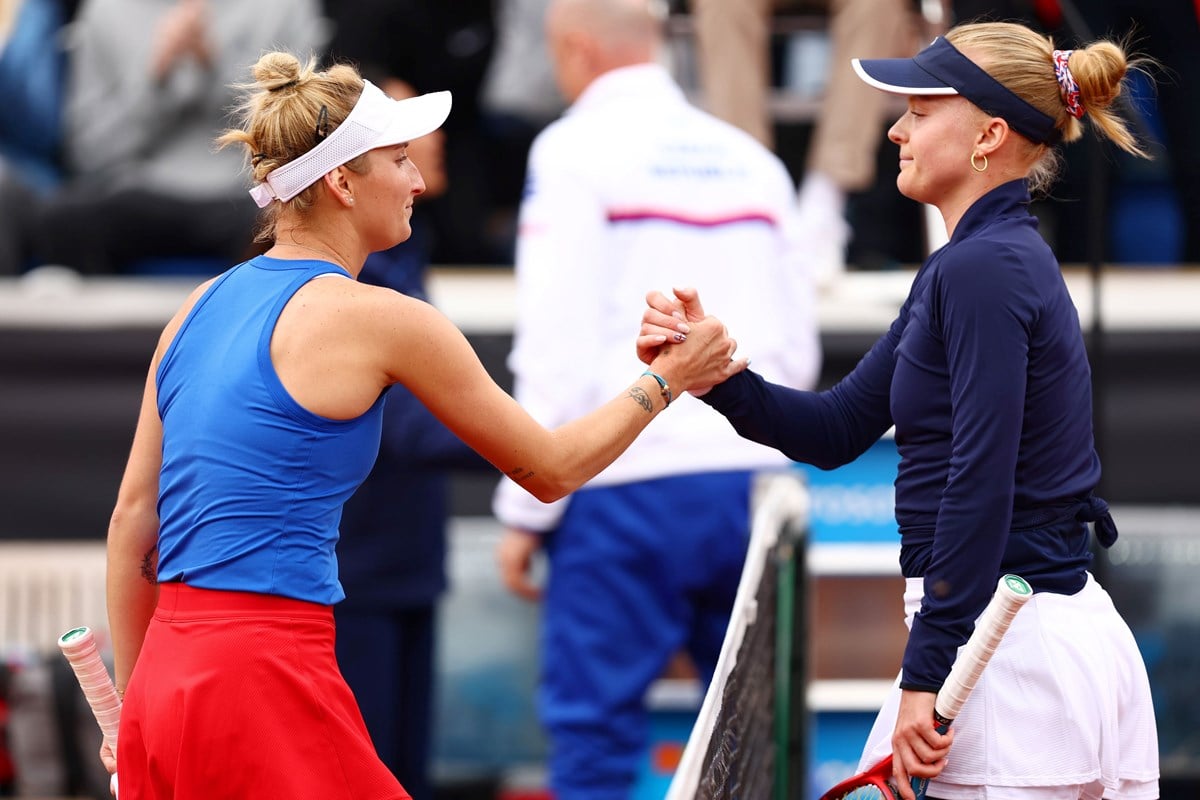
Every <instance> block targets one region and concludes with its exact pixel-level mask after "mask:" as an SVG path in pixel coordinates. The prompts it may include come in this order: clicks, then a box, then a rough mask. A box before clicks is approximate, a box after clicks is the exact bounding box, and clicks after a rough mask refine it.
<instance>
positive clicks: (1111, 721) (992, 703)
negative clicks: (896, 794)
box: [860, 575, 1158, 800]
mask: <svg viewBox="0 0 1200 800" xmlns="http://www.w3.org/2000/svg"><path fill="white" fill-rule="evenodd" d="M922 594H923V586H922V580H921V579H920V578H909V579H908V580H907V582H906V586H905V591H904V609H905V624H907V625H908V626H909V628H910V629H911V627H912V619H913V615H914V614H915V613H916V612H917V610H918V609H920V607H921V597H922ZM899 702H900V688H899V678H897V681H896V686H895V687H893V689H892V692H891V693H890V694H889V695H888V698H887V700H886V701H885V702H884V705H883V708H882V709H881V710H880V712H879V716H878V717H877V718H876V720H875V725H874V727H873V728H872V729H871V734H870V736H869V737H868V739H867V745H866V748H865V749H864V751H863V759H862V763H861V765H860V769H866V768H868V767H869V766H871V765H873V764H875V763H876V762H877V761H879V759H881V758H883V757H884V756H886V755H887V754H889V753H890V752H891V751H892V745H891V737H892V731H893V729H894V728H895V724H896V711H897V707H898V705H899ZM929 795H930V796H931V797H936V798H944V800H1075V799H1076V798H1084V799H1085V800H1092V799H1093V798H1094V799H1095V800H1100V798H1101V797H1103V798H1105V799H1106V800H1155V798H1157V797H1158V733H1157V730H1156V728H1155V724H1154V708H1153V705H1152V702H1151V698H1150V681H1149V680H1148V679H1147V677H1146V666H1145V664H1144V663H1143V661H1142V657H1141V654H1140V653H1139V652H1138V649H1137V644H1136V643H1135V642H1134V639H1133V634H1132V633H1131V632H1130V631H1129V626H1128V625H1126V624H1125V621H1124V620H1123V619H1122V618H1121V616H1120V614H1118V613H1117V610H1116V609H1115V608H1114V607H1113V604H1112V600H1111V599H1110V598H1109V596H1108V592H1106V591H1104V589H1103V588H1102V587H1101V586H1100V584H1099V583H1097V582H1096V580H1095V579H1094V578H1093V577H1092V576H1091V575H1089V576H1088V580H1087V583H1086V585H1085V586H1084V587H1083V589H1081V590H1080V591H1079V592H1077V593H1076V594H1073V595H1062V594H1050V593H1040V594H1035V595H1034V596H1033V597H1032V598H1031V599H1030V600H1029V602H1027V603H1026V604H1025V606H1024V607H1023V608H1022V609H1021V611H1020V612H1019V613H1018V614H1017V616H1016V618H1015V619H1014V620H1013V623H1012V627H1010V628H1009V630H1008V633H1007V634H1006V635H1005V637H1004V639H1003V640H1002V641H1001V642H1000V646H999V647H998V648H997V649H996V654H995V655H994V656H993V657H992V660H991V661H990V662H989V663H988V667H987V669H986V670H984V672H983V675H982V677H981V678H980V679H979V683H978V684H977V685H976V687H975V691H974V692H973V693H972V694H971V696H970V697H969V698H968V699H967V702H966V705H965V706H964V707H963V710H962V713H961V714H959V716H958V718H957V719H956V720H955V721H954V744H953V745H952V746H951V748H950V755H949V757H948V758H947V763H946V769H945V770H944V771H943V772H942V774H941V776H940V777H939V778H938V779H936V780H934V781H932V782H931V783H930V786H929Z"/></svg>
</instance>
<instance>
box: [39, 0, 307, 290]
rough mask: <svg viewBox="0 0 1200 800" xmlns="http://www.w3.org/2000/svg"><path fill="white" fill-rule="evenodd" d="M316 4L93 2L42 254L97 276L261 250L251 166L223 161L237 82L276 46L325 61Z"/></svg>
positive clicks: (42, 218) (44, 215) (290, 0)
mask: <svg viewBox="0 0 1200 800" xmlns="http://www.w3.org/2000/svg"><path fill="white" fill-rule="evenodd" d="M321 45H322V28H321V25H320V16H319V9H318V7H317V5H316V0H257V1H256V2H254V3H241V2H233V1H232V0H153V1H152V2H147V0H84V2H83V3H82V5H81V6H80V9H79V13H78V16H77V18H76V20H75V23H74V24H73V25H72V41H71V45H70V52H69V55H68V61H69V73H68V80H67V87H66V105H65V109H64V113H65V134H64V152H65V165H66V170H67V176H66V182H65V183H64V185H63V186H62V188H61V189H60V190H59V191H58V192H57V193H56V194H55V195H54V196H53V197H52V198H51V199H50V200H49V201H48V202H47V204H46V205H45V207H44V208H43V209H42V211H41V213H39V215H38V219H37V220H36V222H35V230H34V235H35V247H36V255H37V256H38V258H39V259H40V260H41V261H42V262H45V263H57V264H64V265H67V266H70V267H74V268H75V269H77V270H79V271H81V272H85V273H114V272H120V271H123V270H126V269H129V268H130V267H131V266H132V265H133V264H134V263H135V262H138V261H139V260H142V259H162V258H176V257H191V258H196V257H199V258H211V259H220V260H221V263H222V265H227V264H228V262H229V261H231V260H236V259H239V258H242V257H245V256H246V255H248V254H249V252H250V250H251V242H252V238H253V237H252V231H253V226H254V221H255V217H256V211H257V209H256V207H255V205H254V202H253V200H251V198H250V196H249V195H248V194H247V193H246V185H245V179H244V177H243V175H242V174H241V156H240V155H239V154H238V153H236V152H234V151H232V150H226V151H222V152H214V148H213V140H214V139H215V137H216V136H217V135H218V134H219V133H220V132H221V130H222V129H223V128H225V127H226V125H227V124H228V123H227V119H226V115H227V114H228V112H229V110H230V108H231V106H232V105H233V104H234V103H235V101H236V96H235V94H234V89H233V88H231V84H235V83H239V82H244V81H246V80H247V79H248V77H249V75H248V67H249V66H250V65H251V64H253V63H254V61H255V60H256V59H257V58H258V56H259V55H260V54H261V52H262V51H263V50H266V49H270V48H271V47H274V46H281V47H287V48H289V49H291V50H294V51H298V52H301V53H303V52H305V51H316V50H317V49H318V48H319V47H320V46H321Z"/></svg>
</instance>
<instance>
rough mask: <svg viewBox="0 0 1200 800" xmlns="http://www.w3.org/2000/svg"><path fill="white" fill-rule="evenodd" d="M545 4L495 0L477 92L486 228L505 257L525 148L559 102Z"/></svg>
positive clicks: (513, 242)
mask: <svg viewBox="0 0 1200 800" xmlns="http://www.w3.org/2000/svg"><path fill="white" fill-rule="evenodd" d="M549 5H550V2H549V0H498V4H497V14H496V47H495V49H494V51H493V52H492V61H491V63H490V64H489V65H488V70H487V74H486V75H485V76H484V81H483V88H482V94H481V96H480V105H481V107H482V111H483V125H484V133H485V136H486V139H487V142H488V145H489V158H488V162H489V164H490V169H489V170H488V171H487V181H488V199H489V203H488V205H489V207H490V214H489V219H488V230H489V234H490V236H492V237H493V238H494V240H495V241H496V244H497V247H498V248H499V249H500V250H501V251H502V252H504V253H505V254H506V255H507V258H508V260H509V261H510V262H511V260H512V258H513V248H514V247H515V245H516V215H517V206H518V204H519V202H520V200H521V191H522V188H523V187H524V185H525V161H526V158H527V157H528V156H529V148H530V146H531V145H532V144H533V139H534V137H535V136H537V135H538V133H540V132H541V130H542V128H544V127H546V126H547V125H549V124H550V123H551V122H552V121H554V119H555V118H556V117H557V116H558V115H559V114H561V113H562V111H563V107H564V106H563V100H562V96H561V95H560V94H559V92H558V88H557V87H556V86H555V85H554V68H553V66H552V65H551V63H550V54H549V52H547V50H546V30H545V28H546V8H547V6H549Z"/></svg>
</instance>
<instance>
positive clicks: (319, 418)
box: [101, 53, 744, 800]
mask: <svg viewBox="0 0 1200 800" xmlns="http://www.w3.org/2000/svg"><path fill="white" fill-rule="evenodd" d="M254 79H255V83H254V84H252V85H250V86H248V87H247V89H248V92H247V100H246V104H245V107H244V108H243V125H242V127H240V128H236V129H233V130H231V131H228V132H227V133H226V134H224V135H223V136H222V137H221V138H220V139H219V140H218V141H219V142H221V143H222V144H232V145H238V146H244V147H245V148H246V149H247V152H248V154H249V155H250V164H251V167H252V170H253V177H254V180H255V182H256V185H255V187H254V188H253V189H252V190H251V194H252V195H253V196H254V198H255V199H256V201H257V202H258V204H259V206H260V207H263V208H265V209H266V217H265V223H266V225H265V229H264V236H265V238H266V240H268V241H270V242H271V243H272V244H271V247H270V249H269V250H267V252H266V253H265V254H264V255H262V256H259V257H257V258H254V259H252V260H250V261H247V262H245V263H243V264H240V265H237V266H234V267H232V268H231V269H230V270H228V271H227V272H225V273H223V274H222V275H219V276H217V277H216V278H214V279H212V280H211V281H208V282H206V283H204V284H202V285H201V286H200V287H198V288H197V289H196V290H195V291H194V292H193V293H192V294H191V296H190V297H189V298H188V299H187V300H186V302H185V303H184V304H183V306H182V307H181V308H180V309H179V311H178V312H177V313H176V315H175V316H174V318H173V319H171V321H170V322H169V323H168V324H167V326H166V328H165V330H164V331H163V334H162V336H161V338H160V340H159V344H158V347H157V349H156V351H155V353H154V357H153V359H152V362H151V367H150V372H149V375H148V377H147V381H146V388H145V393H144V396H143V401H142V409H141V412H140V416H139V418H138V424H137V430H136V433H135V435H134V441H133V446H132V451H131V454H130V458H129V462H128V466H127V468H126V471H125V475H124V478H123V480H122V482H121V487H120V490H119V492H118V497H117V502H116V507H115V509H114V511H113V515H112V521H111V523H110V527H109V536H108V614H109V624H110V629H111V634H112V639H113V649H114V657H115V672H116V684H117V688H118V691H119V692H123V693H124V704H123V707H122V713H121V727H120V734H119V745H118V747H117V748H116V751H117V752H116V754H115V758H114V754H113V753H112V752H111V751H108V750H107V749H104V750H102V751H101V758H102V759H103V760H104V761H105V764H106V766H107V767H108V768H109V770H110V771H111V770H113V769H114V768H118V767H119V773H120V790H121V798H122V800H142V798H173V800H200V798H205V799H206V800H207V799H209V798H275V797H279V798H283V797H286V798H289V799H290V800H298V799H299V800H382V799H383V798H399V799H401V800H402V799H403V798H407V797H409V795H408V793H407V792H406V791H405V790H404V789H403V788H402V787H401V785H400V784H399V782H398V781H397V780H396V778H395V777H393V776H392V775H391V774H390V773H389V772H388V770H387V769H386V767H384V765H383V764H382V762H381V761H380V760H379V758H378V756H376V754H375V750H374V748H373V747H372V745H371V741H370V738H369V736H368V734H367V731H366V728H365V726H364V724H363V719H362V715H361V714H360V713H359V710H358V706H357V704H356V702H355V698H354V697H353V695H352V694H351V693H350V691H349V689H348V688H347V686H346V683H345V681H344V680H343V678H342V676H341V674H340V673H339V671H338V668H337V663H336V660H335V657H334V628H333V614H332V610H331V607H332V604H334V603H337V602H338V601H340V600H341V599H342V597H343V591H342V587H341V584H340V583H339V581H338V569H337V560H336V557H335V553H334V546H335V543H336V541H337V539H338V523H339V520H340V517H341V511H342V504H343V503H344V502H345V501H346V499H347V498H348V497H349V496H350V494H351V493H352V492H353V491H354V490H355V488H356V487H357V486H358V485H359V483H361V482H362V480H363V478H364V477H365V476H366V474H367V472H368V471H369V470H370V469H371V465H372V462H374V460H375V457H376V454H377V452H378V449H379V442H380V426H381V412H382V410H383V406H384V401H385V395H386V393H387V390H388V389H389V387H391V386H392V385H394V384H403V385H404V386H405V387H406V388H407V389H408V390H409V391H411V392H412V394H414V395H415V396H416V397H417V398H418V399H419V400H420V401H421V402H423V403H424V404H425V405H426V406H427V407H428V408H429V409H430V411H431V412H432V413H433V414H434V416H436V417H437V418H438V419H439V420H440V421H441V422H442V423H444V424H445V425H446V426H447V427H448V428H449V429H450V430H451V431H453V432H454V433H455V434H457V435H458V436H459V438H461V439H462V440H463V441H465V442H466V443H468V444H469V445H471V446H472V447H473V448H474V449H476V450H477V451H478V452H479V453H480V454H481V455H482V456H484V457H485V458H486V459H488V460H489V461H490V462H491V463H492V464H494V465H495V466H496V468H497V469H499V470H500V471H502V472H503V473H504V474H506V475H507V476H509V478H511V479H512V480H514V481H516V482H517V483H519V484H521V485H522V486H523V487H525V488H526V489H527V490H528V491H530V492H531V493H533V494H534V495H536V496H537V497H538V498H539V499H542V500H544V501H547V502H548V501H551V500H554V499H557V498H560V497H562V496H564V495H566V494H568V493H570V492H572V491H574V490H575V489H577V488H578V487H579V486H580V485H581V484H583V483H584V482H585V481H587V480H588V479H589V478H591V477H592V476H594V475H595V474H596V473H598V472H600V471H601V470H602V469H603V468H604V467H606V466H607V465H608V464H609V463H611V462H612V460H613V459H615V458H616V457H617V456H618V455H619V454H620V453H621V452H622V451H623V450H624V449H625V448H626V447H628V445H629V444H630V443H631V442H632V441H633V440H634V438H635V437H636V436H637V434H638V433H639V432H640V431H641V430H643V429H644V428H645V426H646V425H647V424H648V423H649V422H650V420H651V419H653V418H654V417H655V416H656V415H657V414H658V413H660V412H661V411H662V410H663V409H664V408H666V406H667V405H668V404H669V403H670V401H671V399H672V397H673V394H674V392H676V391H680V392H681V391H683V390H685V389H688V388H694V387H696V386H699V385H704V384H711V383H713V382H715V381H719V380H723V379H724V378H726V377H728V376H729V375H731V374H733V373H735V372H737V371H739V370H740V369H742V368H743V366H744V364H743V363H742V362H740V361H734V360H732V359H731V353H732V349H733V346H732V345H731V344H729V343H724V342H723V344H722V348H707V347H704V345H705V344H706V343H707V342H709V341H711V340H713V339H715V338H719V337H721V336H723V334H724V328H723V326H722V325H721V324H720V323H719V322H717V321H716V320H711V321H706V322H702V323H698V324H696V325H692V326H691V328H690V331H689V333H690V336H689V337H688V341H687V342H685V343H683V344H681V345H680V346H679V347H677V348H671V350H670V351H664V353H663V354H662V355H661V356H660V357H659V358H658V359H656V360H655V361H654V363H653V364H651V366H650V369H648V370H646V371H645V372H644V373H643V374H642V375H640V376H638V377H636V379H635V380H634V381H633V383H632V384H631V385H630V387H629V388H628V389H626V390H625V391H624V392H622V393H621V394H620V395H618V396H617V397H616V398H614V399H613V400H612V401H610V402H609V403H608V404H606V405H604V406H602V407H601V408H599V409H598V410H596V411H594V412H592V413H591V414H588V415H586V416H583V417H581V418H580V419H578V420H576V421H574V422H570V423H567V424H564V425H562V426H560V427H558V428H556V429H554V430H552V431H551V430H547V429H545V428H543V427H542V426H541V425H539V424H538V423H537V422H536V421H534V420H533V418H532V417H530V416H529V415H528V414H527V413H525V411H524V410H523V409H522V408H521V407H520V406H519V405H517V403H516V402H515V401H514V400H513V399H512V398H511V397H509V396H508V395H507V394H505V393H504V391H503V390H501V389H500V388H499V387H498V386H497V385H496V384H495V383H494V382H493V381H492V379H491V378H490V377H488V374H487V372H486V371H485V370H484V368H483V366H482V364H481V363H480V361H479V359H478V358H477V357H476V355H475V353H474V352H473V351H472V349H471V347H470V345H469V344H468V343H467V340H466V338H465V337H464V336H463V335H462V333H461V332H460V331H459V330H458V329H457V328H455V327H454V325H453V324H451V323H450V321H449V320H447V319H446V318H445V317H444V316H442V315H441V314H440V313H439V312H437V311H436V310H435V309H434V308H433V307H432V306H430V305H429V304H427V303H424V302H421V301H420V300H417V299H414V298H410V297H407V296H405V295H402V294H400V293H398V292H395V291H392V290H390V289H386V288H382V287H378V286H370V285H366V284H362V283H359V282H358V281H357V280H355V278H356V277H357V276H358V274H359V272H360V270H361V269H362V267H363V263H364V261H365V260H366V257H367V254H368V253H371V252H374V251H379V250H386V249H388V248H390V247H392V246H394V245H396V244H397V243H399V242H401V241H403V240H405V239H407V238H408V237H409V235H410V233H411V227H410V223H409V218H410V215H411V214H412V206H413V199H414V198H415V197H416V196H418V195H420V194H421V193H422V192H423V191H424V189H425V184H424V182H423V180H422V178H421V175H420V173H419V172H418V170H417V169H416V167H415V166H414V165H413V164H412V162H411V160H409V158H408V155H407V142H408V141H410V140H411V139H415V138H417V137H420V136H423V135H426V134H428V133H430V132H431V131H433V130H435V129H436V128H438V127H439V126H440V125H441V124H442V122H443V120H445V118H446V116H447V115H448V114H449V112H450V96H449V94H448V93H446V92H436V93H432V94H427V95H421V96H419V97H414V98H410V99H406V100H399V101H396V100H392V99H390V98H388V97H387V96H386V95H385V94H384V93H383V92H382V91H381V90H380V89H378V88H377V87H375V86H374V85H372V84H371V83H369V82H367V81H363V80H362V78H361V76H360V75H359V74H358V72H357V71H356V70H355V69H354V68H352V67H350V66H348V65H337V66H334V67H331V68H330V69H329V70H326V71H321V72H318V71H315V70H314V69H313V66H312V65H311V64H309V65H302V64H301V63H300V61H299V60H298V59H297V58H296V57H295V56H293V55H290V54H287V53H268V54H266V55H264V56H263V57H262V58H261V59H260V60H259V62H258V63H257V64H256V65H255V66H254ZM584 333H586V332H584ZM563 335H564V336H570V335H572V333H571V332H570V331H564V332H563ZM630 344H631V345H632V344H633V343H632V342H631V343H630ZM633 359H634V353H633V349H632V347H631V350H630V360H631V369H632V368H633V366H634V365H635V364H636V362H634V361H633ZM363 701H364V702H370V698H364V699H363Z"/></svg>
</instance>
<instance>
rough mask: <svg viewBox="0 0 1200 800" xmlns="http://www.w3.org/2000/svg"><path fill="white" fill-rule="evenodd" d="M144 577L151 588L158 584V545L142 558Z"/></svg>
mask: <svg viewBox="0 0 1200 800" xmlns="http://www.w3.org/2000/svg"><path fill="white" fill-rule="evenodd" d="M142 577H143V578H145V579H146V583H149V584H150V585H151V586H153V585H154V584H157V583H158V545H154V547H151V548H150V549H149V550H147V551H146V555H144V556H142Z"/></svg>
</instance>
